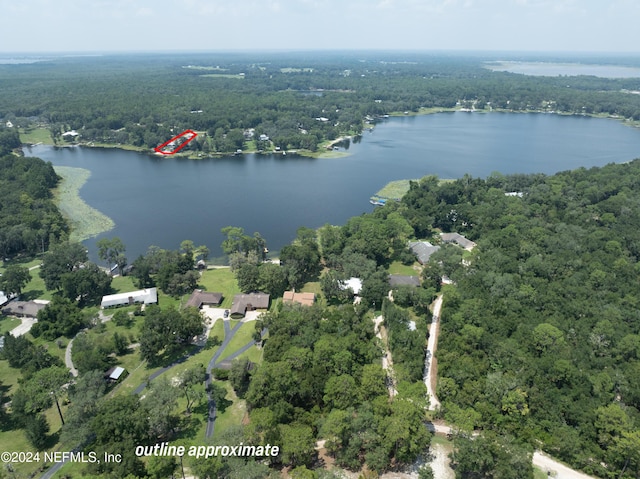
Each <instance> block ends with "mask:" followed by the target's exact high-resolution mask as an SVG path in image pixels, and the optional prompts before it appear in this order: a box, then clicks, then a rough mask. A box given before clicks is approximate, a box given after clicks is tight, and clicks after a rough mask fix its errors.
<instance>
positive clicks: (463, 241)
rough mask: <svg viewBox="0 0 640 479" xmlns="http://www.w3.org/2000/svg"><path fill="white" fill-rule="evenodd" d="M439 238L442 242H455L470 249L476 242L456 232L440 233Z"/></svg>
mask: <svg viewBox="0 0 640 479" xmlns="http://www.w3.org/2000/svg"><path fill="white" fill-rule="evenodd" d="M440 238H442V241H443V242H444V243H455V244H457V245H458V246H460V247H461V248H464V249H466V250H467V251H471V250H472V249H473V248H475V247H476V244H475V243H474V242H473V241H471V240H468V239H467V238H465V237H464V236H462V235H461V234H458V233H440Z"/></svg>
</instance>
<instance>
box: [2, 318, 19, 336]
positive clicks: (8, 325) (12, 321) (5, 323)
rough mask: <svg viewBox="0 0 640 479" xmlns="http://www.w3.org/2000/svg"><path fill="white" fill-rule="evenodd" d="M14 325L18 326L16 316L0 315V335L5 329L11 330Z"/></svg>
mask: <svg viewBox="0 0 640 479" xmlns="http://www.w3.org/2000/svg"><path fill="white" fill-rule="evenodd" d="M16 326H20V320H19V319H18V318H8V317H6V316H0V336H2V335H3V334H4V333H6V332H7V331H11V330H12V329H13V328H15V327H16Z"/></svg>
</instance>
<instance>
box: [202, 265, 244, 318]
mask: <svg viewBox="0 0 640 479" xmlns="http://www.w3.org/2000/svg"><path fill="white" fill-rule="evenodd" d="M198 284H199V285H200V286H202V288H203V289H205V290H206V291H215V292H219V293H222V295H223V299H222V304H221V305H220V307H221V308H226V309H229V308H231V303H232V302H233V296H234V295H236V294H238V293H240V288H239V287H238V282H237V281H236V278H235V276H234V275H233V273H232V272H231V269H230V268H215V269H208V270H205V271H203V272H202V276H201V277H200V281H198Z"/></svg>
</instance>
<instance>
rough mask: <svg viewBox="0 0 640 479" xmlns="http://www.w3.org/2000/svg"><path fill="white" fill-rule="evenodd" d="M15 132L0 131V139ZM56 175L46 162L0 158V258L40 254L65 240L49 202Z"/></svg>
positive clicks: (59, 219)
mask: <svg viewBox="0 0 640 479" xmlns="http://www.w3.org/2000/svg"><path fill="white" fill-rule="evenodd" d="M6 138H14V141H13V142H12V143H9V146H12V147H15V146H19V141H18V142H17V145H16V141H15V139H17V133H16V132H8V133H5V131H0V148H2V145H4V144H5V142H3V141H2V140H3V139H6ZM57 183H58V176H57V175H56V173H55V171H53V167H52V166H51V164H50V163H45V162H44V161H42V160H40V159H38V158H23V157H20V156H15V155H12V154H6V155H5V156H0V191H2V194H1V195H0V256H1V257H3V258H5V257H13V256H15V255H16V254H35V253H42V252H44V251H46V250H47V249H48V248H49V244H51V243H54V242H56V241H59V240H60V239H62V238H65V237H66V235H67V232H68V226H67V224H66V222H65V220H64V219H63V218H62V215H61V214H60V212H59V211H58V209H57V208H56V206H55V205H54V203H53V200H52V193H51V189H52V188H54V187H55V186H56V185H57Z"/></svg>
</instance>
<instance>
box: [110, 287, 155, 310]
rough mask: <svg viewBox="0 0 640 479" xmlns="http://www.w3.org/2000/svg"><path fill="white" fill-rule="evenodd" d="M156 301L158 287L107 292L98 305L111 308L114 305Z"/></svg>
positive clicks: (152, 302)
mask: <svg viewBox="0 0 640 479" xmlns="http://www.w3.org/2000/svg"><path fill="white" fill-rule="evenodd" d="M157 302H158V289H157V288H148V289H140V290H138V291H131V292H129V293H118V294H109V295H107V296H103V297H102V303H100V306H101V307H103V308H113V307H115V306H128V305H131V304H154V303H157Z"/></svg>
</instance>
